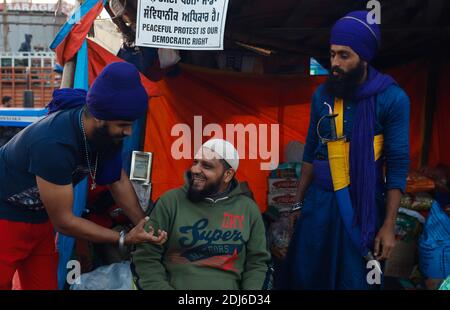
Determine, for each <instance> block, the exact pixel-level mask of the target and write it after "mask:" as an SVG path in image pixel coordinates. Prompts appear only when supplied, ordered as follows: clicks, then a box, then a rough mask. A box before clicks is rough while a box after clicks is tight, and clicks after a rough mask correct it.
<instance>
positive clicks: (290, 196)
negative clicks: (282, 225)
mask: <svg viewBox="0 0 450 310" xmlns="http://www.w3.org/2000/svg"><path fill="white" fill-rule="evenodd" d="M294 203H295V192H294V193H270V194H269V198H268V205H269V206H273V207H276V208H278V209H279V210H280V211H288V210H290V208H291V206H292V205H293V204H294Z"/></svg>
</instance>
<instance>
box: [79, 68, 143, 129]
mask: <svg viewBox="0 0 450 310" xmlns="http://www.w3.org/2000/svg"><path fill="white" fill-rule="evenodd" d="M86 103H87V107H88V110H89V112H90V113H91V114H92V115H93V116H94V117H95V118H97V119H100V120H106V121H112V120H121V121H134V120H136V119H138V118H139V117H141V116H142V115H143V114H144V113H145V111H146V110H147V103H148V95H147V92H146V91H145V88H144V87H143V86H142V83H141V77H140V75H139V72H138V70H137V69H136V67H135V66H134V65H132V64H129V63H126V62H113V63H111V64H109V65H107V66H106V67H105V68H104V69H103V70H102V72H100V74H99V75H98V77H97V78H96V79H95V81H94V83H93V84H92V86H91V88H90V89H89V91H88V93H87V97H86Z"/></svg>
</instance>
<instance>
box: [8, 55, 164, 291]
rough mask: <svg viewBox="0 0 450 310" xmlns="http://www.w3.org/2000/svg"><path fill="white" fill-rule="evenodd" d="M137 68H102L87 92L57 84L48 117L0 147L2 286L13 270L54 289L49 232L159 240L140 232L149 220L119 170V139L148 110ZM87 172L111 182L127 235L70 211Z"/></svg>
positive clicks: (25, 282) (24, 283) (36, 285)
mask: <svg viewBox="0 0 450 310" xmlns="http://www.w3.org/2000/svg"><path fill="white" fill-rule="evenodd" d="M147 101H148V96H147V93H146V91H145V89H144V87H143V86H142V84H141V80H140V76H139V73H138V71H137V69H136V68H135V67H134V66H133V65H131V64H128V63H123V62H117V63H112V64H110V65H108V66H106V67H105V68H104V69H103V71H102V72H101V73H100V75H99V76H98V77H97V79H96V80H95V81H94V83H93V85H92V87H91V88H90V90H89V92H87V93H86V92H85V91H84V90H80V89H59V90H56V91H55V92H54V93H53V100H52V102H50V104H49V106H48V108H49V115H47V116H46V117H45V118H43V119H42V120H40V121H38V122H36V123H34V124H32V125H30V126H28V127H27V128H25V129H24V130H22V131H21V132H20V133H19V134H17V135H16V136H15V137H14V138H13V139H12V140H10V141H9V143H7V144H6V145H4V146H3V147H1V148H0V289H11V285H12V279H13V275H14V273H15V272H16V271H17V272H18V275H19V279H20V282H21V287H22V288H23V289H56V287H57V275H56V270H57V264H58V257H57V255H56V253H55V244H54V230H53V228H55V229H56V230H57V231H58V232H61V233H63V234H65V235H69V236H74V237H77V238H82V239H87V240H90V241H93V242H105V243H116V244H119V245H121V246H123V245H124V244H137V243H142V242H152V243H155V244H162V243H164V242H165V240H166V238H167V234H166V233H165V232H163V231H159V232H158V233H159V236H155V235H154V234H153V231H150V232H146V231H145V230H144V225H145V222H146V220H147V218H144V217H145V215H144V212H143V211H142V209H141V208H140V206H139V202H138V199H137V197H136V194H135V192H134V189H133V187H132V185H131V183H130V180H129V179H128V177H127V175H126V174H125V172H124V171H123V170H122V164H121V160H120V153H121V148H122V142H123V139H124V138H125V137H127V136H129V135H131V128H132V124H133V121H134V120H136V119H138V118H139V117H141V116H142V115H143V114H144V113H145V112H146V110H147ZM87 175H90V176H91V178H92V184H93V187H95V184H105V185H109V189H110V191H111V194H112V196H113V198H114V200H115V201H116V203H117V204H118V205H119V206H120V207H121V208H122V209H123V210H124V212H125V214H126V215H127V216H128V218H129V219H130V220H131V221H132V222H133V223H134V224H135V225H136V226H135V227H134V228H133V229H132V230H131V231H130V232H129V233H128V234H125V233H124V232H123V231H122V232H120V233H119V232H117V231H114V230H111V229H107V228H104V227H102V226H99V225H96V224H94V223H93V222H90V221H88V220H86V219H83V218H79V217H75V216H74V215H73V213H72V203H73V186H74V185H75V184H77V183H78V182H80V181H81V180H82V179H83V178H84V177H85V176H87Z"/></svg>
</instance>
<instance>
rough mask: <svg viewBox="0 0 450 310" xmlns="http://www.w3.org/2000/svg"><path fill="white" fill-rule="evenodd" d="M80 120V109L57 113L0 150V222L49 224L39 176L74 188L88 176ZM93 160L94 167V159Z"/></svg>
mask: <svg viewBox="0 0 450 310" xmlns="http://www.w3.org/2000/svg"><path fill="white" fill-rule="evenodd" d="M80 116H81V108H76V109H71V110H63V111H60V112H56V113H54V114H51V115H49V116H46V117H45V118H43V119H41V120H39V121H38V122H36V123H33V124H32V125H30V126H28V127H27V128H25V129H24V130H22V131H21V132H20V133H19V134H17V135H16V136H15V137H14V138H12V139H11V140H10V141H9V142H8V143H7V144H6V145H4V146H3V147H1V148H0V219H6V220H11V221H19V222H28V223H42V222H45V221H47V219H48V216H47V213H46V211H45V209H44V207H43V204H42V201H41V200H40V197H39V192H38V189H37V185H36V176H39V177H41V178H42V179H44V180H46V181H48V182H51V183H54V184H58V185H68V184H73V185H75V184H77V183H78V182H80V181H81V180H82V179H83V178H84V177H85V176H86V175H88V174H89V170H88V168H87V160H86V153H85V146H84V139H83V134H82V131H81V127H80ZM90 156H91V157H90V158H92V159H91V162H92V164H93V162H94V160H93V158H94V156H92V154H90ZM116 168H121V163H120V167H116Z"/></svg>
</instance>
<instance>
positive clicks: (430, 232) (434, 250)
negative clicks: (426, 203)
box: [419, 202, 450, 279]
mask: <svg viewBox="0 0 450 310" xmlns="http://www.w3.org/2000/svg"><path fill="white" fill-rule="evenodd" d="M419 265H420V271H421V272H422V273H423V274H425V275H426V276H427V277H428V278H433V279H445V278H447V277H448V276H449V275H450V218H449V217H448V216H447V214H445V212H444V211H443V210H442V209H441V208H440V207H439V204H438V203H437V202H434V203H433V206H432V207H431V212H430V215H429V216H428V219H427V221H426V223H425V227H424V230H423V234H422V235H421V236H420V239H419Z"/></svg>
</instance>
